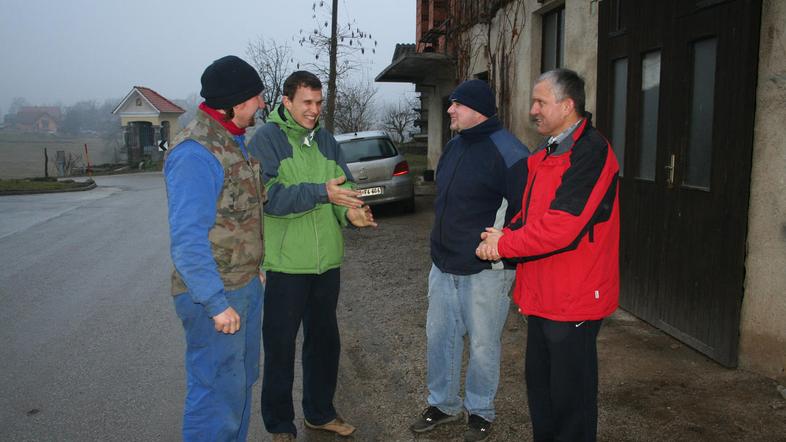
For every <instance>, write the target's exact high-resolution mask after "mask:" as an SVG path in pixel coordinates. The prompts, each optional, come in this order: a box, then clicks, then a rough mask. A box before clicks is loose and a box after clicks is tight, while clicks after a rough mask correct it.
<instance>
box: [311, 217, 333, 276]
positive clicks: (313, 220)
mask: <svg viewBox="0 0 786 442" xmlns="http://www.w3.org/2000/svg"><path fill="white" fill-rule="evenodd" d="M317 204H319V203H317ZM331 210H332V208H331ZM318 211H319V208H317V210H315V211H314V212H313V213H312V214H311V215H312V216H310V217H309V218H311V225H312V226H313V227H314V242H316V244H317V250H316V251H317V275H320V274H322V260H321V259H320V255H321V253H320V252H319V230H318V229H317V220H316V216H317V212H318Z"/></svg>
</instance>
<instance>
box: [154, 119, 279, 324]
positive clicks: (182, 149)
mask: <svg viewBox="0 0 786 442" xmlns="http://www.w3.org/2000/svg"><path fill="white" fill-rule="evenodd" d="M243 142H244V138H243V136H242V135H240V136H233V135H232V134H231V133H229V132H228V131H227V129H225V128H224V127H223V126H222V125H221V123H219V122H218V121H216V120H214V119H213V118H212V117H211V116H209V115H207V114H206V113H205V112H201V111H198V112H197V115H196V117H195V119H194V120H193V121H192V122H191V123H190V124H189V125H188V126H187V127H186V128H185V129H183V130H182V131H181V132H180V133H179V134H178V135H177V136H176V137H175V139H174V140H173V143H172V144H174V145H175V147H174V148H173V149H171V150H170V151H169V152H167V159H166V163H165V176H166V180H167V194H168V199H169V224H170V235H171V238H172V244H171V249H172V261H173V263H174V265H175V271H174V272H173V273H172V295H177V294H181V293H185V292H186V291H188V292H189V294H191V296H192V298H194V301H195V302H198V303H201V304H204V305H205V307H206V308H207V310H208V313H209V314H210V315H211V316H213V315H215V314H218V313H220V312H222V311H223V310H225V309H226V307H228V304H226V298H225V295H224V290H235V289H238V288H240V287H242V286H244V285H246V284H247V283H248V282H249V281H250V280H251V279H252V278H255V277H257V275H258V274H259V267H260V265H261V262H262V257H263V242H262V239H263V226H262V204H263V203H264V201H265V189H264V187H263V186H262V185H261V182H260V166H259V162H258V161H256V160H255V159H253V158H250V157H249V159H248V160H247V159H246V156H244V146H243ZM195 145H198V146H200V147H201V148H195V147H194V146H195ZM200 157H201V158H200ZM211 167H212V168H213V169H211ZM200 168H201V169H202V172H201V173H197V172H195V170H198V169H200ZM211 178H212V180H211ZM206 183H207V184H206ZM211 184H212V187H211ZM205 190H206V191H205ZM200 194H201V195H202V199H201V200H200V199H199V195H200ZM211 198H212V199H211ZM195 206H199V207H195ZM194 211H197V213H191V212H194ZM208 246H209V251H208V249H207V247H208ZM200 253H201V254H202V255H206V254H207V253H209V254H210V255H211V256H208V257H204V256H203V257H202V258H203V259H201V260H199V259H194V256H195V255H199V254H200ZM211 257H212V259H210V258H211ZM211 274H212V275H213V277H212V278H211V277H210V276H211ZM219 278H220V279H219Z"/></svg>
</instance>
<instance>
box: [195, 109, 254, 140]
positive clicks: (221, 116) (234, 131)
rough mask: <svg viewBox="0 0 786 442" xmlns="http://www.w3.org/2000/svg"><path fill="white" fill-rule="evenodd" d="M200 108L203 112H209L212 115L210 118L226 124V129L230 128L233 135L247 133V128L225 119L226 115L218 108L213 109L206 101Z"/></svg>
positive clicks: (223, 124)
mask: <svg viewBox="0 0 786 442" xmlns="http://www.w3.org/2000/svg"><path fill="white" fill-rule="evenodd" d="M199 110H201V111H202V112H204V113H206V114H208V115H209V116H210V118H212V119H214V120H216V121H217V122H218V123H219V124H221V125H222V126H224V129H226V130H228V131H229V133H231V134H232V135H235V136H238V135H245V134H246V130H245V129H241V128H239V127H237V125H236V124H235V123H233V122H232V120H225V119H224V117H225V115H224V114H222V113H221V112H219V111H218V110H216V109H213V108H212V107H210V106H208V105H206V104H205V103H202V104H200V105H199Z"/></svg>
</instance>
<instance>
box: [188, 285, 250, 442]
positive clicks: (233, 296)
mask: <svg viewBox="0 0 786 442" xmlns="http://www.w3.org/2000/svg"><path fill="white" fill-rule="evenodd" d="M263 296H264V287H263V286H262V283H261V282H260V281H259V278H256V277H255V278H254V279H252V280H251V282H249V283H248V284H247V285H246V286H244V287H242V288H240V289H238V290H233V291H227V292H226V297H227V301H229V305H230V306H231V307H232V308H234V309H235V310H236V311H237V313H238V315H240V330H238V332H237V333H235V334H233V335H229V334H224V333H221V332H217V331H216V329H215V327H214V326H213V319H212V318H211V317H209V316H208V315H207V313H206V312H205V309H204V307H202V305H201V304H195V303H194V302H193V301H192V300H191V296H189V295H188V293H184V294H181V295H177V296H175V298H174V302H175V310H176V311H177V316H178V317H179V318H180V320H181V321H182V322H183V328H184V330H185V333H186V361H185V365H186V383H187V385H186V399H185V407H184V411H183V440H184V441H245V440H246V435H247V434H248V423H249V416H250V411H251V405H252V396H251V389H252V387H253V385H254V382H256V380H257V379H258V378H259V348H260V340H261V337H262V299H263Z"/></svg>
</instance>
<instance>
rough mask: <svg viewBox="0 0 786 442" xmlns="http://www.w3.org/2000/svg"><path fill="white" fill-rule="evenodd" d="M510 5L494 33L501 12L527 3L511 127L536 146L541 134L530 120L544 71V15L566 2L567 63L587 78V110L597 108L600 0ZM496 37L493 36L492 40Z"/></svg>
mask: <svg viewBox="0 0 786 442" xmlns="http://www.w3.org/2000/svg"><path fill="white" fill-rule="evenodd" d="M515 3H517V5H509V6H508V7H507V8H505V9H504V10H503V11H502V12H501V13H500V14H497V17H496V18H495V19H494V20H493V21H492V36H494V35H496V32H497V29H498V28H500V20H501V19H502V17H501V14H503V13H504V14H510V13H511V11H510V10H511V9H512V8H515V7H519V6H523V10H524V16H525V21H524V28H523V35H522V37H521V39H520V40H519V42H518V44H517V46H516V48H515V54H514V55H513V56H514V58H515V60H514V61H513V62H512V66H511V71H510V73H509V75H510V78H511V98H510V112H509V114H510V119H509V124H508V129H510V131H511V132H513V133H514V134H516V136H518V137H519V138H520V139H521V140H522V141H523V142H524V143H525V144H526V145H527V146H529V147H530V148H531V149H534V148H535V146H537V145H538V144H539V143H540V141H541V136H540V135H539V134H538V133H537V131H536V130H535V126H534V125H533V124H532V123H531V122H530V120H529V108H530V102H531V94H532V87H533V86H534V84H533V83H534V81H535V80H536V79H537V77H538V76H539V75H540V65H541V54H540V53H541V35H542V32H543V31H542V17H543V15H544V14H546V13H548V12H550V11H552V10H554V9H555V8H558V7H560V6H562V5H564V6H565V57H564V60H565V67H566V68H568V69H573V70H575V71H576V72H578V73H579V75H581V76H582V77H583V78H584V80H585V81H586V93H587V110H589V111H590V112H593V113H594V112H595V96H596V95H597V58H598V43H597V41H598V3H597V1H596V0H568V1H562V0H551V1H548V0H547V1H545V2H543V3H539V2H538V1H537V0H520V1H518V2H515ZM493 39H494V37H492V40H493Z"/></svg>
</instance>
